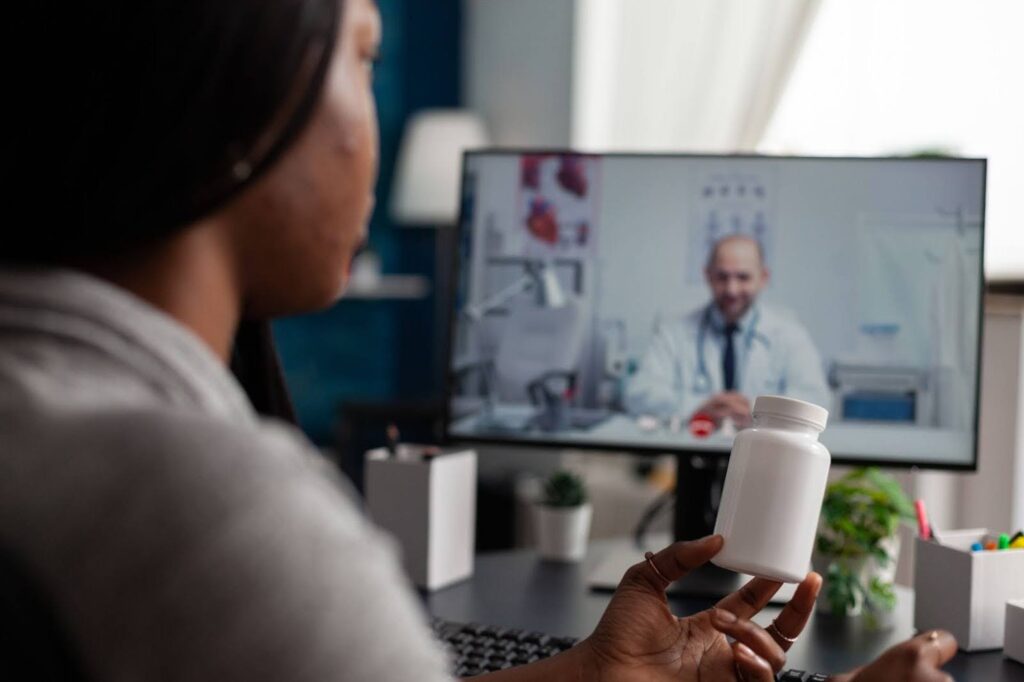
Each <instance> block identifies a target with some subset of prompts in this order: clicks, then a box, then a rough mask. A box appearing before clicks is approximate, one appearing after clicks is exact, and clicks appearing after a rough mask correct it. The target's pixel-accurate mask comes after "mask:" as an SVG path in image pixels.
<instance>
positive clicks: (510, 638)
mask: <svg viewBox="0 0 1024 682" xmlns="http://www.w3.org/2000/svg"><path fill="white" fill-rule="evenodd" d="M431 627H432V628H433V630H434V636H435V637H437V639H438V640H440V641H441V643H442V644H443V645H444V647H445V649H446V650H447V651H448V655H449V658H450V660H451V668H452V672H453V673H454V674H455V676H456V677H472V676H473V675H483V674H484V673H488V672H494V671H496V670H504V669H505V668H512V667H514V666H517V665H525V664H527V663H533V662H534V661H539V660H540V659H542V658H547V657H548V656H554V655H555V654H558V653H561V652H563V651H565V650H566V649H569V648H572V646H573V645H575V644H576V642H578V641H579V640H578V639H576V638H575V637H552V636H551V635H547V634H544V633H543V632H531V631H529V630H516V629H514V628H501V627H494V626H490V625H481V624H479V623H455V622H452V621H449V620H441V619H439V618H435V619H434V620H433V621H432V622H431ZM828 678H829V676H828V675H826V674H825V673H809V672H805V671H803V670H784V671H782V672H781V673H779V674H778V675H777V676H776V679H777V680H778V682H826V680H828Z"/></svg>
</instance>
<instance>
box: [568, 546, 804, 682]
mask: <svg viewBox="0 0 1024 682" xmlns="http://www.w3.org/2000/svg"><path fill="white" fill-rule="evenodd" d="M721 548H722V538H721V536H718V535H713V536H710V537H706V538H704V539H702V540H697V541H694V542H677V543H675V544H674V545H672V546H670V547H668V548H667V549H664V550H662V551H660V552H658V553H657V554H655V555H653V556H652V557H651V561H652V562H653V564H654V565H653V566H652V565H651V564H650V563H648V562H647V561H642V562H640V563H638V564H636V565H635V566H633V567H631V568H630V569H629V570H628V571H627V572H626V575H625V577H623V579H622V582H621V583H619V587H618V589H617V590H616V591H615V596H614V597H613V598H612V601H611V603H610V604H609V605H608V609H607V610H606V611H605V613H604V616H603V617H602V618H601V622H600V623H599V624H598V626H597V629H596V630H595V631H594V633H593V634H592V635H591V636H590V637H588V638H587V639H586V640H584V641H583V642H581V643H580V644H579V645H578V647H577V648H578V649H580V651H579V652H578V654H579V655H581V656H582V661H583V675H582V676H583V679H600V680H602V682H632V681H633V680H637V681H639V680H655V681H657V680H673V681H675V682H678V681H679V680H702V681H705V682H706V681H708V680H715V681H717V680H730V681H731V680H741V681H743V682H762V681H763V682H769V681H774V679H775V672H777V671H779V670H781V669H782V667H783V666H784V664H785V660H786V654H785V652H786V650H787V649H789V646H790V644H789V642H787V641H786V640H785V638H790V639H795V638H796V636H797V635H799V634H800V633H801V631H803V629H804V625H806V624H807V619H808V618H809V617H810V615H811V611H812V609H813V608H814V600H815V598H816V597H817V595H818V590H819V589H820V588H821V578H820V577H819V576H818V575H817V574H815V573H811V574H809V575H808V576H807V578H805V579H804V581H803V582H802V583H800V586H799V587H798V588H797V591H796V594H795V595H794V596H793V599H792V600H791V601H790V602H789V603H788V604H787V605H786V606H785V608H783V610H782V613H781V614H779V617H778V618H776V619H775V624H776V628H777V630H778V632H779V633H780V634H781V635H782V637H776V636H773V635H771V634H769V632H768V631H766V630H764V629H762V628H761V627H760V626H758V625H756V624H755V623H752V622H751V621H750V620H749V618H750V617H751V616H753V615H754V614H756V613H758V612H759V611H760V610H761V609H762V608H764V607H765V605H767V604H768V600H769V599H771V597H772V595H774V594H775V592H776V591H777V590H778V589H779V587H780V586H781V583H778V582H773V581H770V580H764V579H761V578H755V579H753V580H751V581H750V582H748V583H747V584H746V585H744V586H743V587H742V588H741V589H740V590H739V591H737V592H734V593H733V594H730V595H729V596H727V597H725V598H724V599H723V600H722V601H720V602H718V604H717V605H716V607H715V608H713V609H709V610H707V611H702V612H700V613H698V614H696V615H693V616H690V617H687V618H677V617H676V616H674V615H672V612H671V611H670V610H669V607H668V601H667V600H666V599H665V588H666V587H668V585H669V584H670V583H671V582H674V581H676V580H678V579H680V578H682V577H683V576H684V575H686V573H688V572H689V571H691V570H692V569H694V568H696V567H698V566H700V565H702V564H704V563H706V562H707V561H708V560H709V559H710V558H711V557H713V556H714V555H715V554H717V553H718V551H719V550H720V549H721ZM655 568H656V569H657V570H655ZM726 635H728V636H729V637H731V638H733V639H734V640H735V641H734V642H733V643H730V642H729V640H727V639H726Z"/></svg>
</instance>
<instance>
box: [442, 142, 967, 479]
mask: <svg viewBox="0 0 1024 682" xmlns="http://www.w3.org/2000/svg"><path fill="white" fill-rule="evenodd" d="M985 173H986V162H985V161H984V160H981V159H952V158H809V157H766V156H707V155H651V154H577V153H568V152H559V151H545V150H520V151H480V152H470V153H468V154H467V155H466V157H465V161H464V168H463V185H462V186H463V191H462V214H461V218H460V224H459V227H458V229H459V232H458V239H457V241H458V245H457V251H458V253H457V256H456V268H455V275H454V286H453V289H454V294H453V301H452V328H451V338H450V344H449V345H450V353H449V363H450V364H449V374H450V377H451V379H450V384H449V388H448V395H447V403H448V409H449V414H448V416H447V419H446V429H447V435H448V437H449V438H452V439H456V440H464V441H466V440H468V441H477V442H492V443H517V444H523V445H538V446H564V447H576V448H580V447H581V448H600V449H613V450H619V451H629V452H652V453H653V452H659V453H664V452H671V453H677V454H684V455H685V454H687V453H700V454H704V455H707V454H712V455H714V454H727V453H728V450H729V449H730V447H731V444H732V438H733V436H734V435H735V432H736V430H737V429H741V428H743V427H744V426H746V425H747V423H748V420H749V405H750V404H751V403H752V402H753V400H754V398H755V397H756V396H757V395H761V394H776V395H789V396H793V397H797V398H801V399H804V400H808V401H811V402H814V403H817V404H820V405H822V406H824V407H826V408H828V410H829V412H830V416H829V423H828V428H827V429H826V430H825V432H824V433H823V434H822V436H821V440H822V442H823V443H825V445H826V446H828V448H829V449H830V451H831V452H832V455H833V458H834V461H835V462H838V463H848V464H860V463H864V464H867V463H871V464H880V465H888V466H918V467H932V468H944V469H973V468H975V466H976V458H977V440H978V383H979V343H980V330H981V315H982V312H981V296H982V251H983V249H982V246H983V226H984V206H985V202H984V200H985Z"/></svg>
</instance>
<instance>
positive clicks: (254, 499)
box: [0, 0, 953, 682]
mask: <svg viewBox="0 0 1024 682" xmlns="http://www.w3.org/2000/svg"><path fill="white" fill-rule="evenodd" d="M13 11H14V13H15V17H14V19H13V20H11V19H10V18H9V19H8V22H9V23H8V25H9V26H11V27H13V29H14V31H15V32H17V33H19V34H21V35H23V36H25V37H27V38H28V39H29V40H30V41H32V42H33V44H38V45H42V44H44V42H43V39H44V38H45V45H46V50H47V54H48V56H49V57H56V58H57V59H58V60H59V61H60V68H59V69H58V70H55V71H53V72H52V73H51V72H50V71H48V70H47V68H46V66H44V65H43V64H42V63H41V62H23V63H18V64H15V65H13V66H12V67H9V69H10V71H11V73H10V74H9V79H8V82H9V83H10V84H11V85H10V86H9V88H10V91H11V92H13V93H14V94H15V95H16V96H17V106H15V107H13V108H12V111H13V114H14V117H15V119H16V120H15V123H14V125H13V126H11V128H10V129H11V130H13V131H15V135H14V137H13V140H12V145H11V146H12V151H11V152H10V153H9V154H8V155H7V156H6V158H7V164H8V171H9V172H8V175H9V176H10V178H9V181H8V183H7V188H8V192H9V197H8V210H9V211H10V212H11V213H12V214H14V215H23V216H24V215H34V216H36V220H35V222H34V224H32V225H27V224H25V225H21V226H20V227H18V229H17V230H15V231H14V232H12V233H11V234H10V235H9V237H8V239H7V240H6V241H5V244H4V246H3V247H2V250H0V263H2V265H0V442H2V444H3V448H2V451H0V550H2V552H3V556H5V557H13V561H15V562H16V563H17V564H18V565H19V566H21V567H23V568H24V570H25V572H26V573H27V574H28V575H29V576H30V577H31V580H32V583H33V584H34V585H35V586H36V587H37V588H38V590H39V592H40V593H41V594H42V596H43V603H45V604H46V607H47V608H48V609H49V610H50V611H51V613H52V616H53V619H54V621H55V623H56V628H57V629H58V630H59V632H60V634H61V636H62V637H63V641H65V642H66V643H67V647H68V650H69V656H70V657H71V658H72V659H73V661H74V665H75V666H77V668H78V670H79V673H80V674H81V675H82V676H85V677H89V678H91V679H96V680H107V679H110V680H190V681H197V680H222V679H245V680H247V681H253V680H262V679H266V680H289V681H293V682H294V681H296V680H337V679H353V680H371V679H372V680H410V679H417V680H440V679H444V677H445V673H444V657H443V654H442V653H441V651H440V650H439V649H438V648H437V647H435V645H434V644H433V643H432V642H431V640H430V638H429V636H428V631H427V628H426V626H425V624H424V619H423V617H422V614H421V613H420V612H419V609H418V607H417V605H416V602H415V599H414V598H413V595H412V593H411V592H410V591H409V590H408V589H407V588H406V587H405V586H404V581H403V578H402V576H401V573H400V571H399V569H398V565H397V563H396V561H395V558H394V552H393V550H392V548H391V546H390V544H389V542H388V541H387V540H386V539H385V538H384V537H382V536H381V535H380V534H379V533H378V532H377V531H376V530H374V529H373V528H372V527H370V526H369V525H368V524H367V523H366V522H365V521H364V520H363V519H362V517H361V516H360V514H359V511H358V506H357V504H356V502H355V501H353V500H352V499H350V498H349V496H348V492H347V488H346V487H345V484H344V483H343V482H342V481H340V480H339V479H338V478H336V477H335V475H334V474H333V473H332V472H331V471H329V470H328V469H327V467H326V466H325V465H323V464H322V462H321V460H320V459H319V458H318V457H317V456H316V454H315V451H314V450H313V449H312V447H311V446H310V445H309V443H308V442H307V441H306V440H305V439H304V438H303V437H302V436H301V435H300V434H299V433H298V432H297V431H296V430H294V429H293V428H290V427H288V426H287V424H285V423H284V422H282V421H280V420H274V419H266V418H261V417H260V416H259V413H260V412H262V413H264V414H267V413H272V414H279V415H284V416H287V410H288V405H287V399H286V396H284V394H283V393H282V385H281V384H280V382H279V376H278V375H277V374H276V373H275V371H274V369H275V365H274V362H275V359H274V357H273V354H272V353H271V352H269V349H270V348H271V346H270V344H269V340H268V339H269V337H267V336H266V333H267V330H266V327H265V325H264V324H263V323H262V322H260V321H261V320H266V319H268V318H270V317H273V316H275V315H281V314H285V313H294V312H300V311H306V310H312V309H316V308H319V307H323V306H326V305H328V304H330V303H331V302H333V301H334V300H335V299H336V298H337V297H338V296H339V295H340V293H341V292H342V290H343V288H344V286H345V283H346V280H347V278H348V271H349V266H350V263H351V260H352V257H353V254H354V253H355V252H356V251H357V249H358V248H359V246H360V245H361V244H362V243H363V242H364V240H365V238H366V224H367V220H368V217H369V215H370V212H371V210H372V206H373V198H372V191H373V182H374V177H375V174H376V154H377V128H376V122H375V111H374V103H373V98H372V94H371V88H370V85H371V77H372V64H373V60H374V58H375V56H376V52H377V49H378V43H379V40H380V30H381V29H380V20H379V16H378V13H377V9H376V7H375V5H374V4H373V3H372V1H371V0H346V1H345V2H343V3H339V2H338V0H257V1H253V2H235V1H233V0H151V1H149V2H127V1H123V0H111V1H109V2H106V3H102V4H100V5H96V4H95V3H61V4H59V5H57V6H55V5H54V4H53V3H17V5H16V8H15V9H14V10H13ZM24 54H27V55H30V56H32V57H34V56H35V54H36V52H32V51H29V52H25V53H24ZM353 333H358V330H353ZM229 362H231V363H233V366H234V367H235V368H236V371H237V372H238V373H239V375H240V378H241V379H242V382H241V385H240V383H239V382H238V381H237V380H236V379H235V378H234V377H233V376H232V375H231V373H230V372H229V371H228V364H229ZM243 386H244V389H245V390H243ZM246 392H248V397H247V395H246ZM720 546H721V538H718V537H710V538H705V539H704V540H700V541H697V542H691V543H678V544H676V545H673V546H671V547H669V548H667V549H665V550H663V551H662V552H660V553H658V554H656V555H653V556H652V557H650V558H649V559H648V560H646V561H642V562H639V563H638V564H637V565H636V566H634V567H633V568H632V569H630V571H629V572H628V573H627V574H626V576H625V577H624V578H623V582H622V585H621V587H620V590H619V591H618V593H617V594H616V596H615V597H614V598H613V600H612V602H611V605H610V606H609V609H608V611H607V613H606V614H605V616H604V618H603V619H602V621H601V623H600V625H599V626H598V628H597V630H596V631H595V633H594V634H593V635H592V636H591V637H589V638H588V639H586V640H584V641H583V642H581V643H580V644H579V645H577V646H576V647H574V648H573V649H570V650H569V651H567V652H565V653H563V654H560V655H558V656H555V657H553V658H551V659H547V660H545V661H541V662H538V663H535V664H532V665H528V666H524V667H522V668H518V669H509V670H506V671H503V672H501V673H497V674H495V677H497V678H507V679H512V680H528V679H599V678H600V679H605V680H624V681H625V680H649V679H703V680H708V679H711V680H720V679H721V680H727V679H735V678H737V677H740V678H742V679H745V680H748V681H750V682H753V681H754V680H759V681H760V680H771V679H774V678H773V671H777V670H779V669H780V668H781V667H782V665H783V662H784V660H785V654H784V652H785V649H786V648H788V645H789V643H790V639H791V638H795V637H796V636H797V635H799V633H800V631H801V630H802V629H803V627H804V624H805V623H806V619H807V617H808V614H809V612H810V610H811V607H812V604H813V601H814V597H815V595H816V593H817V591H818V588H819V585H820V579H819V578H818V577H817V576H816V575H814V574H811V575H809V576H808V578H807V579H806V580H805V581H804V582H803V583H802V584H801V586H800V588H799V589H798V590H797V593H796V596H795V597H794V599H793V600H792V601H791V602H790V604H789V605H787V606H786V607H785V608H784V609H783V611H782V614H781V615H780V616H779V618H778V619H777V620H776V627H775V628H773V629H772V634H769V633H768V632H767V631H765V630H763V629H761V628H760V627H759V626H757V625H755V624H753V623H751V622H750V621H749V618H750V617H751V616H753V615H754V614H755V613H757V612H758V611H759V610H760V609H761V608H762V607H763V606H764V605H765V604H766V603H767V601H768V599H769V598H770V596H771V595H772V594H773V593H774V592H775V591H776V590H777V589H778V584H776V583H772V582H769V581H765V580H754V581H752V582H751V583H750V584H748V585H747V586H746V587H745V588H743V589H742V590H741V591H739V592H737V593H736V594H733V595H730V596H729V597H727V598H726V599H724V600H723V601H722V602H721V603H720V604H719V605H718V607H717V608H715V609H711V610H709V611H705V612H703V613H700V614H697V615H695V616H692V617H689V618H683V619H679V618H675V617H674V616H672V614H671V613H670V611H669V609H668V606H667V603H666V601H665V597H664V588H665V587H666V585H667V583H668V581H670V580H675V579H678V578H679V577H681V576H682V575H683V574H684V573H685V572H686V571H687V570H688V569H689V568H691V567H693V566H696V565H699V564H702V563H704V562H706V561H707V560H708V559H709V558H710V557H711V556H712V555H714V553H715V552H717V551H718V549H719V548H720ZM725 635H728V636H729V637H731V638H732V639H733V641H731V642H730V640H728V639H726V636H725ZM908 646H911V647H914V649H913V650H914V651H923V652H924V654H922V655H921V656H919V657H917V658H914V659H910V658H908V657H906V656H903V657H902V658H900V665H903V664H904V663H905V662H906V661H910V660H913V661H916V663H915V664H917V665H919V666H920V669H921V671H925V668H926V667H927V669H928V670H927V671H925V672H928V671H930V672H935V666H936V665H938V664H939V663H941V660H942V659H944V658H946V657H948V655H950V654H949V647H950V646H953V645H952V644H951V641H948V639H947V637H946V636H945V635H942V636H941V637H940V638H939V639H938V640H934V639H933V640H931V642H930V643H924V644H911V645H908ZM14 653H15V654H17V653H19V652H14ZM21 653H23V652H21ZM932 659H934V660H932ZM9 660H10V659H6V654H5V663H9ZM73 667H74V666H73ZM893 670H894V668H885V669H884V670H883V675H885V674H886V673H887V672H892V671H893ZM869 673H870V671H865V672H864V674H863V675H862V676H860V677H858V679H865V680H867V679H880V678H878V677H877V676H876V677H870V676H869ZM936 674H938V673H936ZM902 678H903V677H902V676H901V677H900V679H902ZM886 679H896V678H895V677H886ZM907 679H909V677H907ZM914 679H931V678H930V677H920V678H914Z"/></svg>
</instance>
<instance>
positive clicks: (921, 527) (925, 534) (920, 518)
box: [914, 500, 932, 540]
mask: <svg viewBox="0 0 1024 682" xmlns="http://www.w3.org/2000/svg"><path fill="white" fill-rule="evenodd" d="M914 509H915V510H917V534H918V536H919V537H920V538H921V539H922V540H931V539H932V529H931V526H929V525H928V512H927V511H925V508H924V500H915V501H914Z"/></svg>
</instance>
